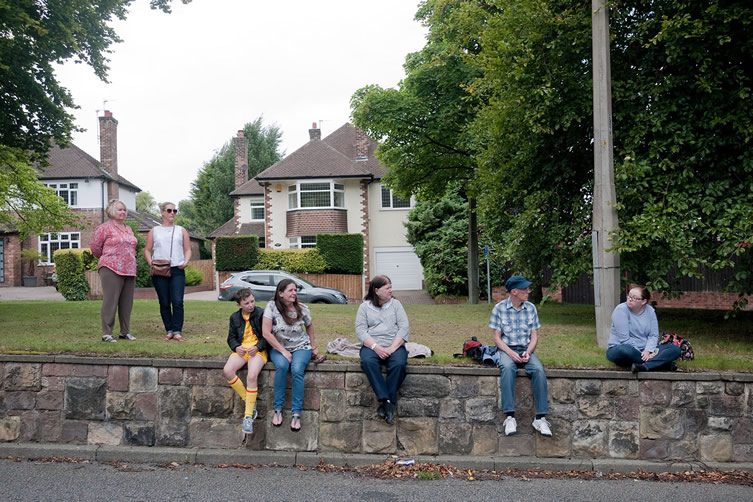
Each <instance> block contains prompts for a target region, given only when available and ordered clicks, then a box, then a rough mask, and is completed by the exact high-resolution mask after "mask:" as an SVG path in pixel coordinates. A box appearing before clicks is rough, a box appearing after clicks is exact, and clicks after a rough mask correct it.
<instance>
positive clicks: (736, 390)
mask: <svg viewBox="0 0 753 502" xmlns="http://www.w3.org/2000/svg"><path fill="white" fill-rule="evenodd" d="M744 392H745V384H744V383H743V382H726V383H725V384H724V393H725V394H728V395H730V396H742V395H743V393H744Z"/></svg>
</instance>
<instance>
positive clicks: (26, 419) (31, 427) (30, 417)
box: [11, 410, 39, 442]
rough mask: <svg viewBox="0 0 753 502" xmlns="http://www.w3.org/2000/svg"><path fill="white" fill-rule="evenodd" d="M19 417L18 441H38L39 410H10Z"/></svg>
mask: <svg viewBox="0 0 753 502" xmlns="http://www.w3.org/2000/svg"><path fill="white" fill-rule="evenodd" d="M11 413H13V414H14V415H17V416H18V417H20V418H21V435H20V436H19V438H18V440H19V441H35V442H36V441H39V412H38V411H36V410H20V411H14V412H11Z"/></svg>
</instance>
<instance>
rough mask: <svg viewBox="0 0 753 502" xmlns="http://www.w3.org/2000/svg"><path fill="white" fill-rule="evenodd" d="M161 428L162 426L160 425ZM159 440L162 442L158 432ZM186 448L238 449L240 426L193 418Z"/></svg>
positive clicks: (240, 435)
mask: <svg viewBox="0 0 753 502" xmlns="http://www.w3.org/2000/svg"><path fill="white" fill-rule="evenodd" d="M160 427H162V424H160ZM158 434H159V435H160V436H162V437H160V440H161V441H162V440H164V436H163V435H162V433H161V432H158ZM188 437H189V438H190V439H189V444H188V446H197V447H201V448H238V447H240V446H241V443H242V442H243V432H242V431H241V428H240V424H239V423H237V422H235V421H230V420H223V419H219V418H193V419H191V423H190V424H189V425H188ZM163 444H164V443H163Z"/></svg>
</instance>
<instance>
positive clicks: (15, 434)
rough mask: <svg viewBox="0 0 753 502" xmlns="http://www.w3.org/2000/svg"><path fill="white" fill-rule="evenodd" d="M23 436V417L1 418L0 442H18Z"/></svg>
mask: <svg viewBox="0 0 753 502" xmlns="http://www.w3.org/2000/svg"><path fill="white" fill-rule="evenodd" d="M20 435H21V417H12V416H11V417H2V418H0V441H4V442H10V441H17V440H18V438H19V436H20Z"/></svg>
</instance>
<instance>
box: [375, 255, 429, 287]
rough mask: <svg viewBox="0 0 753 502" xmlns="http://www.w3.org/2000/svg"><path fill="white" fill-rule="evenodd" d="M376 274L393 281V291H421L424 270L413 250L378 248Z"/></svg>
mask: <svg viewBox="0 0 753 502" xmlns="http://www.w3.org/2000/svg"><path fill="white" fill-rule="evenodd" d="M374 255H375V261H376V263H375V269H376V270H375V272H376V274H377V275H378V274H383V275H386V276H388V277H389V278H390V279H392V289H395V290H406V289H421V281H422V280H423V274H424V271H423V268H421V262H420V261H419V260H418V256H416V253H415V252H414V251H413V248H402V247H401V248H376V249H375V250H374Z"/></svg>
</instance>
